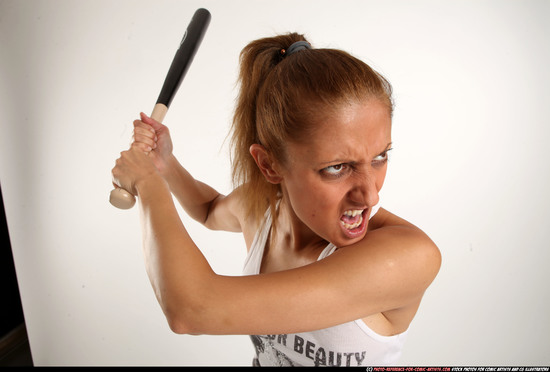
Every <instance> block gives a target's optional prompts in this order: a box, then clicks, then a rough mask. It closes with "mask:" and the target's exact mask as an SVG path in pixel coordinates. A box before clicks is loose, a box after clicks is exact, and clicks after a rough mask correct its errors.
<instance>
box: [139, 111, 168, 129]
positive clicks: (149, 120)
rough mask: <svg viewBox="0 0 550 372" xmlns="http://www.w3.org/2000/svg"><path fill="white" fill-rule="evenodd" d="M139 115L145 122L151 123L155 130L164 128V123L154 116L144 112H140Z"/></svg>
mask: <svg viewBox="0 0 550 372" xmlns="http://www.w3.org/2000/svg"><path fill="white" fill-rule="evenodd" d="M139 116H140V117H141V121H143V122H144V123H145V124H149V125H150V126H151V127H153V130H155V131H159V130H162V129H163V128H164V125H163V124H161V123H159V122H158V121H156V120H155V119H153V118H150V117H149V116H147V115H146V114H145V113H143V112H140V113H139Z"/></svg>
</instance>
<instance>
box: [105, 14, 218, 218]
mask: <svg viewBox="0 0 550 372" xmlns="http://www.w3.org/2000/svg"><path fill="white" fill-rule="evenodd" d="M210 18H211V16H210V12H209V11H208V10H206V9H203V8H201V9H197V11H196V12H195V14H194V15H193V18H191V22H189V25H188V26H187V29H186V30H185V34H184V35H183V38H182V39H181V42H180V46H179V48H178V50H177V52H176V55H175V56H174V59H173V60H172V64H171V65H170V69H169V70H168V74H167V75H166V79H165V80H164V84H163V85H162V89H161V91H160V94H159V97H158V99H157V103H156V104H155V107H154V108H153V112H152V114H151V118H153V119H155V120H156V121H158V122H159V123H162V121H163V120H164V116H165V115H166V113H167V112H168V108H169V107H170V103H172V99H173V98H174V96H175V95H176V92H177V91H178V88H179V87H180V85H181V82H182V80H183V78H184V76H185V74H186V73H187V70H188V69H189V66H190V65H191V62H193V58H194V57H195V54H196V53H197V50H198V49H199V46H200V44H201V42H202V39H203V37H204V34H205V33H206V29H207V28H208V24H209V23H210ZM109 201H110V202H111V204H112V205H114V206H115V207H117V208H120V209H130V208H132V207H133V206H134V204H135V203H136V198H135V197H134V195H132V194H130V193H129V192H128V191H126V190H124V189H122V188H118V187H117V188H115V189H114V190H112V191H111V195H110V197H109Z"/></svg>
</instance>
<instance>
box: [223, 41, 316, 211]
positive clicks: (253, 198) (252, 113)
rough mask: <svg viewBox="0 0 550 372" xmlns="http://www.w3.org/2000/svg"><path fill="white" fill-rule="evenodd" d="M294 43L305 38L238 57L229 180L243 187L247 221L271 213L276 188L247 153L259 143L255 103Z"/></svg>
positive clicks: (261, 44) (260, 44) (264, 45)
mask: <svg viewBox="0 0 550 372" xmlns="http://www.w3.org/2000/svg"><path fill="white" fill-rule="evenodd" d="M296 41H305V38H304V37H303V36H302V35H299V34H296V33H292V34H288V35H281V36H276V37H271V38H264V39H260V40H256V41H253V42H251V43H250V44H248V45H247V46H246V47H245V48H244V49H243V50H242V51H241V54H240V71H239V83H240V92H239V96H238V98H237V105H236V108H235V114H234V116H233V126H232V141H231V144H232V148H233V153H232V159H231V162H232V166H233V173H232V177H233V184H234V186H242V187H243V192H244V195H246V203H247V205H246V212H247V217H251V218H253V219H255V220H257V221H259V220H260V219H261V218H262V216H263V214H264V212H265V211H266V209H267V207H268V206H271V209H272V212H274V211H275V206H276V202H277V200H278V199H279V197H280V186H279V185H273V184H271V183H269V182H267V181H266V180H265V178H264V176H263V175H262V173H261V172H260V170H259V169H258V167H257V166H256V163H255V161H254V158H253V157H252V156H251V155H250V153H249V149H250V146H251V145H252V144H254V143H262V142H261V141H260V138H259V134H258V128H257V121H256V116H257V113H256V108H257V105H256V103H257V99H258V97H259V93H260V89H261V88H262V84H263V83H264V82H265V81H266V80H267V77H268V75H269V74H270V73H271V72H272V71H273V69H274V68H275V66H277V64H279V62H281V60H282V59H283V58H284V54H283V53H281V51H282V50H284V49H286V48H288V47H289V46H290V45H291V44H293V43H294V42H296ZM264 145H266V144H264Z"/></svg>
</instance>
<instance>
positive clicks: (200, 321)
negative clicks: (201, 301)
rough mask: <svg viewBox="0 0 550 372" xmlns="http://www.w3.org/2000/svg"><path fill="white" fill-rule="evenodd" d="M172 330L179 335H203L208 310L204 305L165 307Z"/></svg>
mask: <svg viewBox="0 0 550 372" xmlns="http://www.w3.org/2000/svg"><path fill="white" fill-rule="evenodd" d="M164 314H165V316H166V321H167V322H168V326H169V327H170V330H171V331H172V332H174V333H176V334H179V335H201V334H204V333H205V328H204V324H205V322H206V320H205V318H206V317H207V312H206V311H205V308H204V307H203V306H196V305H195V306H194V305H193V304H190V303H187V304H186V305H181V306H175V307H174V308H173V309H167V308H165V309H164Z"/></svg>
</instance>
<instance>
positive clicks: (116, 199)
mask: <svg viewBox="0 0 550 372" xmlns="http://www.w3.org/2000/svg"><path fill="white" fill-rule="evenodd" d="M109 202H110V203H111V204H112V205H114V206H115V207H117V208H118V209H130V208H132V207H133V206H134V204H136V197H135V196H134V195H132V194H130V193H129V192H128V191H126V190H124V189H121V188H118V187H117V188H116V189H114V190H113V191H111V195H110V196H109Z"/></svg>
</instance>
